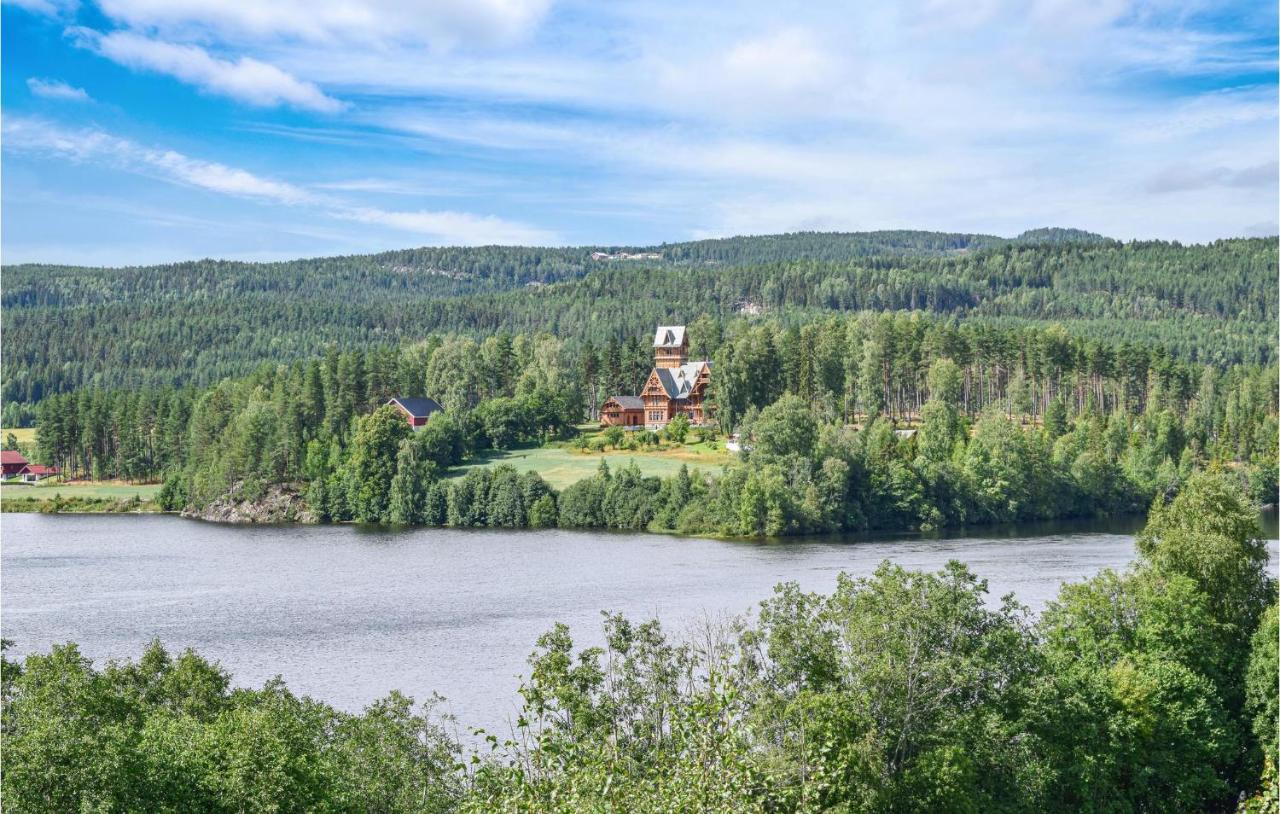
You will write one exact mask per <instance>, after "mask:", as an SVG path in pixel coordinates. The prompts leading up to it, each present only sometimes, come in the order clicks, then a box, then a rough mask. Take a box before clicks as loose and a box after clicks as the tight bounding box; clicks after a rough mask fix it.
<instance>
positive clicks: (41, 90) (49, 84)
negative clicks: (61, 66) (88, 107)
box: [27, 76, 89, 102]
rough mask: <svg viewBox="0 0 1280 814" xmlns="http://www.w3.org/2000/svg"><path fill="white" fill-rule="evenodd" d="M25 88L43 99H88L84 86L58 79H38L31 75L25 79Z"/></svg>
mask: <svg viewBox="0 0 1280 814" xmlns="http://www.w3.org/2000/svg"><path fill="white" fill-rule="evenodd" d="M27 89H28V90H30V91H31V93H32V94H33V95H35V96H40V97H43V98H45V99H63V100H66V101H70V102H87V101H89V94H88V93H87V92H86V91H85V89H84V88H77V87H73V86H71V85H68V84H67V83H66V82H63V81H61V80H58V79H40V78H38V77H35V76H33V77H31V78H29V79H28V80H27Z"/></svg>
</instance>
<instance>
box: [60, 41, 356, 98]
mask: <svg viewBox="0 0 1280 814" xmlns="http://www.w3.org/2000/svg"><path fill="white" fill-rule="evenodd" d="M68 34H69V36H71V37H72V39H73V41H74V42H75V43H76V44H77V45H80V46H82V47H84V48H88V49H89V50H92V51H94V52H95V53H97V54H99V55H101V56H104V57H106V58H107V59H110V60H111V61H113V62H117V63H119V64H121V65H124V66H125V67H127V68H132V69H134V70H145V71H155V72H157V73H162V74H166V75H168V76H172V77H173V78H175V79H177V80H179V81H180V82H185V83H187V84H188V85H194V86H195V87H197V88H200V89H201V90H203V91H205V92H208V93H212V94H216V95H218V96H226V97H229V98H232V99H236V100H238V101H241V102H245V103H247V104H251V105H257V106H259V107H274V106H277V105H288V106H290V107H295V108H300V109H303V110H314V111H318V112H321V113H334V112H337V111H339V110H342V109H343V107H345V105H344V104H343V103H342V102H340V101H339V100H337V99H334V98H332V97H330V96H326V95H325V93H324V92H323V91H321V90H320V89H319V88H318V87H316V86H315V85H314V84H313V83H311V82H304V81H302V80H300V79H298V78H296V77H294V76H292V75H291V74H288V73H286V72H285V71H282V70H280V69H279V68H277V67H275V66H274V65H269V64H267V63H265V62H261V61H259V60H256V59H253V58H251V57H239V58H237V59H219V58H217V57H214V56H212V55H210V54H209V52H208V51H205V50H204V49H203V48H201V47H199V46H197V45H175V44H173V43H169V42H162V41H160V40H154V39H150V38H148V37H143V36H139V35H137V34H133V33H130V32H128V31H113V32H110V33H107V34H102V33H99V32H97V31H93V30H92V29H88V28H73V29H70V30H69V31H68Z"/></svg>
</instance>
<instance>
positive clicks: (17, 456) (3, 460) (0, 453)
mask: <svg viewBox="0 0 1280 814" xmlns="http://www.w3.org/2000/svg"><path fill="white" fill-rule="evenodd" d="M26 462H27V459H26V458H24V457H22V453H21V452H18V451H17V450H16V449H5V450H0V464H25V463H26Z"/></svg>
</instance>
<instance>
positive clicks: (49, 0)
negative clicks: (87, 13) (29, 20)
mask: <svg viewBox="0 0 1280 814" xmlns="http://www.w3.org/2000/svg"><path fill="white" fill-rule="evenodd" d="M4 5H6V6H14V7H15V8H20V9H23V10H25V11H29V12H31V13H32V14H40V15H43V16H45V17H62V16H69V15H70V14H72V13H73V12H74V11H75V10H76V8H77V7H78V6H79V5H80V4H79V3H78V2H77V0H4Z"/></svg>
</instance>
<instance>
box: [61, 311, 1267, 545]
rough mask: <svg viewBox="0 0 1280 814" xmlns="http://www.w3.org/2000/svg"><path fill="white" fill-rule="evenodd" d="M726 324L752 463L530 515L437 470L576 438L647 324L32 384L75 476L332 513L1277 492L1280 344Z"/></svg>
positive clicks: (174, 501) (1128, 504) (762, 523)
mask: <svg viewBox="0 0 1280 814" xmlns="http://www.w3.org/2000/svg"><path fill="white" fill-rule="evenodd" d="M727 327H728V334H727V335H724V326H721V325H720V324H719V323H717V322H715V321H714V320H710V319H700V320H698V321H695V323H693V325H691V326H690V335H691V338H692V343H693V350H694V352H695V354H696V353H697V352H698V351H699V350H711V349H713V348H715V349H716V353H715V359H714V366H713V369H714V375H713V380H712V385H713V387H712V396H711V399H712V402H713V404H714V406H715V411H716V415H717V416H718V418H719V422H720V429H721V431H724V432H728V431H730V430H735V431H738V432H739V433H740V434H741V436H742V439H743V442H744V443H745V444H746V445H747V447H748V450H747V452H746V453H745V454H744V455H742V456H741V458H742V461H741V463H740V464H739V465H736V466H733V467H730V468H729V469H728V470H727V471H726V472H724V473H723V474H720V475H718V476H716V477H711V475H712V474H714V473H697V474H693V475H683V476H681V477H680V478H672V479H668V480H667V481H660V480H657V479H652V478H641V477H639V476H638V475H637V474H635V473H633V472H627V471H624V472H616V473H612V474H602V475H600V476H598V477H597V478H593V479H589V480H587V481H584V482H583V483H581V484H578V485H576V486H574V487H572V488H570V489H568V490H566V491H565V493H564V494H562V495H556V494H555V493H554V492H551V491H550V490H547V492H546V493H545V494H546V496H547V497H548V498H549V501H550V505H545V504H544V505H543V506H542V508H541V509H540V514H539V517H538V520H537V521H536V523H534V522H533V521H531V520H530V518H529V517H528V514H527V513H528V511H529V510H530V509H531V507H532V505H533V503H534V502H536V501H537V499H540V498H541V497H543V496H544V493H543V492H541V491H539V492H538V493H537V494H536V495H532V498H531V499H525V501H524V503H523V504H521V507H520V509H519V510H511V511H507V510H503V511H501V512H489V511H487V510H485V511H479V512H476V513H473V512H470V511H469V510H468V511H455V512H449V511H448V508H449V506H450V505H451V501H453V500H454V499H455V498H454V492H455V491H456V490H457V489H459V488H463V484H464V483H465V484H466V488H469V489H472V492H473V493H478V492H477V490H478V491H480V492H484V493H485V494H486V495H487V494H488V492H489V491H490V490H491V485H489V484H471V482H470V481H466V480H465V479H464V480H463V481H453V482H449V481H447V478H448V477H449V476H450V469H451V468H452V467H454V466H456V465H458V464H459V463H462V462H464V461H466V460H468V459H471V458H473V457H474V456H475V455H476V454H477V453H478V452H482V451H483V450H486V449H507V448H511V447H513V446H517V445H521V444H534V443H541V442H544V441H546V440H548V439H553V438H565V437H567V436H569V435H571V434H572V433H573V432H574V431H575V430H574V425H575V424H577V423H579V422H580V421H582V420H583V419H584V418H586V417H590V416H591V415H592V414H593V411H594V409H595V407H596V406H597V405H599V404H600V403H602V402H603V399H604V396H605V395H606V394H609V393H617V392H623V393H627V392H632V393H633V392H636V391H637V390H638V388H639V386H640V384H641V382H642V381H643V377H644V375H645V374H646V373H647V371H648V364H649V360H648V358H647V354H644V353H643V350H644V349H643V348H642V346H641V344H640V343H639V342H638V341H634V340H632V341H629V342H627V343H618V342H613V343H609V344H607V345H606V346H605V347H603V348H601V349H599V350H597V349H596V348H595V347H594V346H592V345H590V344H587V345H585V346H582V347H581V348H580V349H579V350H578V351H577V352H576V353H575V352H574V351H572V350H571V349H570V346H569V345H568V344H567V343H565V342H562V341H561V340H559V339H556V338H553V337H549V336H545V335H541V336H528V335H518V336H515V337H511V336H507V335H498V336H494V337H490V338H489V339H486V340H485V341H484V342H481V343H477V342H475V341H474V340H471V339H470V338H468V337H458V336H451V337H433V338H431V339H429V340H427V341H424V342H422V343H420V344H418V345H414V346H412V347H410V348H406V349H402V350H401V349H392V348H381V349H376V350H374V351H370V352H368V353H361V352H357V351H349V352H345V353H339V352H338V351H337V350H336V349H332V348H331V349H330V350H329V352H328V353H327V354H326V356H325V357H324V358H323V359H318V360H313V361H311V362H307V363H301V362H299V363H295V364H293V365H291V366H288V367H284V366H278V367H264V368H262V369H260V370H259V371H257V372H256V373H255V374H253V375H252V376H249V377H244V378H241V379H229V380H226V381H224V382H222V383H221V384H219V385H217V386H216V387H213V388H211V389H209V390H206V391H196V390H193V389H183V390H176V391H144V392H139V393H133V392H128V391H82V392H80V393H78V394H69V395H65V396H55V397H51V398H49V399H46V400H45V401H44V402H43V403H42V405H41V408H40V421H39V427H38V430H37V438H38V443H39V451H40V456H41V458H42V460H43V462H45V463H51V464H55V465H58V466H60V467H62V468H63V470H64V472H66V473H68V474H70V475H72V476H78V475H92V476H94V477H97V478H113V477H123V478H128V479H135V480H136V479H145V480H160V479H162V478H163V479H165V480H166V482H167V485H166V489H165V491H164V493H163V501H162V502H163V503H165V505H167V506H168V507H170V508H183V507H193V508H200V507H203V506H205V505H207V504H209V503H210V502H212V501H215V500H218V499H219V498H222V497H224V496H226V495H227V494H228V493H234V494H236V495H238V496H240V497H241V498H242V499H253V498H254V497H255V496H257V495H261V494H262V493H263V490H265V489H266V488H267V487H268V486H271V485H275V484H289V485H291V487H292V488H295V489H296V490H297V491H298V492H300V493H301V494H303V495H305V500H306V503H307V504H308V506H309V507H310V508H311V509H312V510H313V512H314V513H315V515H316V516H317V517H318V518H319V519H322V520H359V521H363V522H395V523H413V524H416V523H426V524H442V525H443V524H449V525H494V524H495V522H494V520H493V518H495V517H501V518H516V519H515V520H514V521H512V522H511V523H510V525H513V526H524V525H562V526H566V527H586V526H604V527H615V528H654V529H661V530H679V531H683V532H689V533H711V534H728V535H784V534H797V533H813V532H824V531H840V530H852V529H864V528H916V527H934V528H936V527H941V526H954V525H960V524H964V523H976V522H991V521H1011V520H1026V519H1047V518H1054V517H1065V516H1078V515H1092V514H1105V513H1112V512H1123V511H1131V510H1136V509H1141V508H1142V507H1143V506H1145V505H1146V504H1147V503H1148V502H1149V501H1150V500H1151V498H1152V496H1153V495H1155V494H1157V493H1159V492H1161V491H1163V490H1168V489H1173V488H1176V485H1177V484H1178V483H1179V482H1180V481H1181V480H1182V479H1184V478H1186V477H1187V476H1188V475H1190V474H1191V473H1192V472H1194V471H1196V470H1198V469H1202V468H1205V467H1207V466H1211V465H1217V466H1224V467H1229V468H1231V469H1232V470H1233V471H1234V472H1236V473H1237V475H1238V477H1240V479H1241V480H1242V481H1244V482H1245V483H1247V484H1248V485H1249V488H1250V489H1251V490H1252V493H1253V494H1254V495H1255V496H1256V497H1257V499H1258V500H1260V501H1265V502H1272V501H1273V500H1274V492H1275V488H1276V487H1275V483H1276V480H1275V478H1276V450H1275V444H1274V438H1275V436H1276V434H1277V424H1276V403H1275V392H1276V386H1277V385H1276V380H1277V371H1276V369H1275V368H1250V367H1241V366H1237V367H1234V368H1232V369H1230V370H1227V371H1225V372H1222V371H1218V370H1216V369H1214V368H1209V367H1206V368H1197V367H1194V366H1191V365H1189V364H1187V363H1185V362H1182V361H1179V360H1176V359H1172V358H1170V357H1168V356H1167V355H1166V354H1163V353H1161V352H1159V351H1153V350H1150V349H1144V348H1141V347H1138V346H1128V347H1122V348H1119V349H1112V348H1108V347H1106V346H1103V345H1100V344H1098V343H1092V342H1084V341H1081V340H1077V339H1073V338H1071V337H1070V336H1068V335H1066V334H1065V333H1063V332H1062V331H1060V330H1058V329H1054V328H1050V329H1047V330H1031V329H1026V330H1005V331H1000V330H995V329H990V328H985V327H982V326H970V325H967V324H959V325H955V324H951V323H947V322H942V321H938V320H930V319H925V318H922V317H920V316H915V317H901V316H893V315H883V316H880V317H857V318H845V319H835V318H833V319H829V320H825V321H823V322H821V323H812V324H810V325H807V326H805V327H803V328H783V327H781V326H779V325H776V324H764V325H761V324H755V323H733V324H731V325H730V326H727ZM394 395H402V396H431V397H433V398H436V399H437V400H439V401H440V402H441V403H442V404H443V405H444V406H445V407H446V411H445V412H444V413H442V414H438V415H436V416H434V417H432V419H431V421H430V422H429V423H428V425H427V427H426V428H425V429H423V430H421V431H419V432H416V433H414V432H411V431H410V429H409V427H408V426H407V424H406V422H405V421H404V419H403V417H402V416H401V415H400V414H399V413H398V412H397V411H396V410H395V409H394V408H392V407H384V408H382V409H375V408H378V407H379V406H380V405H383V404H385V403H386V402H387V400H388V399H389V398H390V397H392V396H394ZM468 477H476V478H479V477H489V476H488V475H485V476H480V475H470V476H468ZM504 477H505V475H504ZM504 482H505V481H504ZM473 486H474V488H472V487H473ZM506 488H507V487H506V486H504V489H506ZM524 488H525V487H524V486H521V489H522V490H523V489H524ZM522 494H523V493H522ZM524 496H525V498H530V494H525V495H524ZM486 499H487V498H486ZM476 500H478V499H474V500H473V502H475V501H476ZM606 505H609V506H614V505H619V506H622V505H625V506H626V508H625V509H619V510H618V511H617V512H614V511H613V510H611V509H610V510H606V509H605V508H604V507H605V506H606ZM459 518H462V519H461V520H460V519H459Z"/></svg>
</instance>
